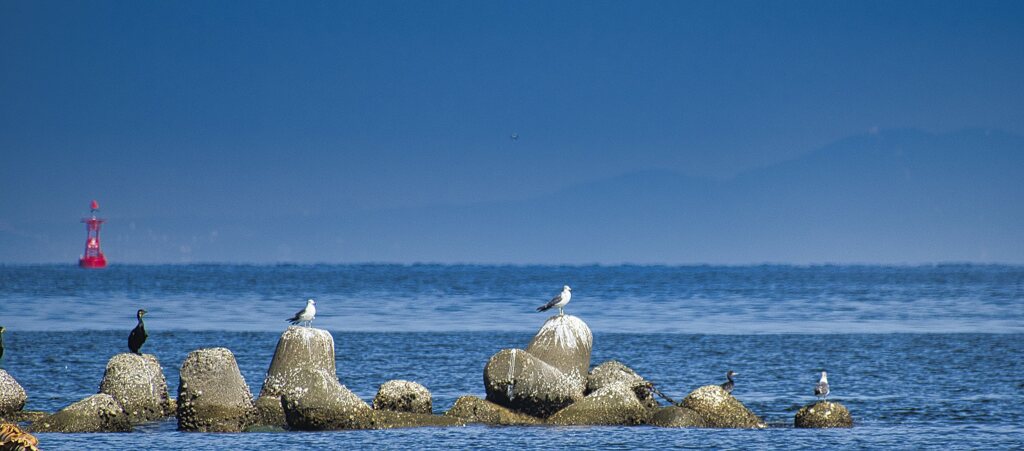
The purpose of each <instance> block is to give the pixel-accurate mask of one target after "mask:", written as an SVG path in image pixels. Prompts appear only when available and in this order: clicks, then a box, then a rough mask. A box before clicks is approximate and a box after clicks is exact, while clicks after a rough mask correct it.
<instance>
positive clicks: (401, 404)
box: [373, 380, 433, 415]
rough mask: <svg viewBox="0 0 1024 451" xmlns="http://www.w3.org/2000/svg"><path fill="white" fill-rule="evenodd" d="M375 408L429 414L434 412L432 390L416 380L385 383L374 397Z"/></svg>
mask: <svg viewBox="0 0 1024 451" xmlns="http://www.w3.org/2000/svg"><path fill="white" fill-rule="evenodd" d="M373 408H374V409H375V410H391V411H394V412H410V413H422V414H427V415H429V414H430V413H432V412H433V404H432V401H431V398H430V391H429V390H427V388H426V387H424V386H422V385H420V384H417V383H415V382H409V381H402V380H393V381H387V382H385V383H383V384H382V385H381V386H380V389H379V390H377V396H375V397H374V398H373Z"/></svg>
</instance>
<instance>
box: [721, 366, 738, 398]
mask: <svg viewBox="0 0 1024 451" xmlns="http://www.w3.org/2000/svg"><path fill="white" fill-rule="evenodd" d="M739 375H740V373H734V372H733V371H732V370H729V372H728V373H725V378H726V379H727V380H726V381H725V383H724V384H722V390H725V392H726V393H732V388H733V387H735V386H736V382H735V381H733V380H732V377H733V376H739Z"/></svg>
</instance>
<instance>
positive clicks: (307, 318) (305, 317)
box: [286, 299, 316, 327]
mask: <svg viewBox="0 0 1024 451" xmlns="http://www.w3.org/2000/svg"><path fill="white" fill-rule="evenodd" d="M313 318H316V301H314V300H312V299H307V300H306V307H305V308H303V309H302V310H299V311H298V312H295V316H293V317H291V318H288V319H287V320H286V321H288V322H290V323H292V325H295V324H299V323H305V325H306V326H307V327H312V325H313Z"/></svg>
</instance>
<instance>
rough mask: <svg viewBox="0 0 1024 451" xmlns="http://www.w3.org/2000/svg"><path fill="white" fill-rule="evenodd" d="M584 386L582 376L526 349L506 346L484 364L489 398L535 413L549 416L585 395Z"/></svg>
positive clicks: (516, 409) (541, 416)
mask: <svg viewBox="0 0 1024 451" xmlns="http://www.w3.org/2000/svg"><path fill="white" fill-rule="evenodd" d="M583 389H584V385H583V380H582V378H570V377H566V375H565V374H564V373H562V372H561V371H559V370H558V369H557V368H555V367H553V366H551V365H549V364H547V363H546V362H544V361H543V360H541V359H539V358H537V357H534V356H533V355H532V354H530V353H529V352H527V351H524V350H522V349H503V350H501V351H499V352H498V353H497V354H495V355H494V356H492V357H491V359H490V360H489V361H488V362H487V366H485V367H484V390H485V391H486V392H487V400H488V401H490V402H493V403H495V404H498V405H500V406H504V407H507V408H509V409H512V410H515V411H518V412H522V413H525V414H527V415H532V416H535V417H540V418H547V417H549V416H551V415H552V414H554V413H555V412H557V411H559V410H562V409H563V408H565V407H566V406H568V405H569V404H572V403H574V402H576V401H579V400H580V399H583Z"/></svg>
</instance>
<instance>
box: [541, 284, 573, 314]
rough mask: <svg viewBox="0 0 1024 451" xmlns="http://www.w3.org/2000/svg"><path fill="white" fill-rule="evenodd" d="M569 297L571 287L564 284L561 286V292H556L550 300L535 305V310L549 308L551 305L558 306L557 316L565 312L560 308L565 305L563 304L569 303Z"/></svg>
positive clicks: (570, 296) (570, 295) (570, 297)
mask: <svg viewBox="0 0 1024 451" xmlns="http://www.w3.org/2000/svg"><path fill="white" fill-rule="evenodd" d="M569 299H572V288H569V286H568V285H565V286H563V287H562V292H561V293H558V296H555V297H553V298H551V300H550V301H548V303H547V304H544V305H542V306H540V307H537V311H538V312H543V311H546V310H548V309H550V308H551V307H558V316H562V315H564V314H565V312H564V311H563V310H562V307H565V304H568V303H569Z"/></svg>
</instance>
